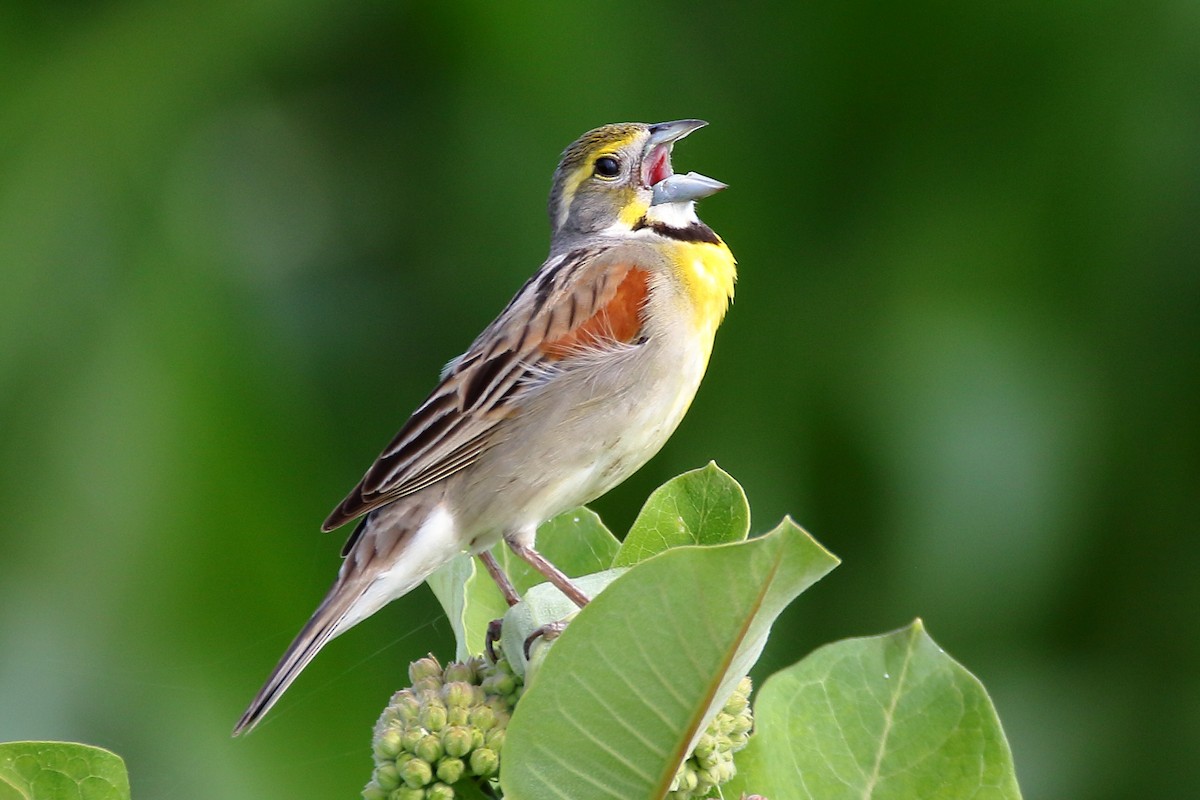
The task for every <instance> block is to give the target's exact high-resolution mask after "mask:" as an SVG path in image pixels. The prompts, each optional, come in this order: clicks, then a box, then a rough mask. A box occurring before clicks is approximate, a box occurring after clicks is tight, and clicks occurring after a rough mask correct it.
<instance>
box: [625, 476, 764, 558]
mask: <svg viewBox="0 0 1200 800" xmlns="http://www.w3.org/2000/svg"><path fill="white" fill-rule="evenodd" d="M748 533H750V504H749V503H748V502H746V493H745V492H744V491H743V490H742V487H741V485H740V484H738V482H737V481H735V480H734V479H733V478H731V477H730V476H729V473H727V472H725V471H724V470H723V469H721V468H720V467H718V466H717V465H716V464H715V463H713V462H711V461H710V462H709V463H708V465H707V466H705V467H703V468H701V469H697V470H692V471H691V472H685V473H684V474H682V475H680V476H678V477H676V478H672V479H671V480H669V481H667V482H666V483H665V484H663V485H662V486H660V487H659V488H657V489H655V490H654V492H653V493H652V494H651V495H650V497H649V499H647V500H646V504H645V505H644V506H642V511H641V513H640V514H638V517H637V519H636V520H634V523H633V527H631V528H630V529H629V534H628V535H627V536H626V537H625V541H624V542H623V543H622V544H621V551H620V552H619V553H617V557H616V560H615V561H614V562H613V565H614V566H617V567H631V566H633V565H634V564H636V563H638V562H639V561H642V560H644V559H646V558H649V557H650V556H652V555H654V554H655V553H660V552H662V551H663V550H666V549H667V548H670V547H679V546H680V545H685V544H721V543H722V542H737V541H741V540H742V539H745V538H746V535H747V534H748Z"/></svg>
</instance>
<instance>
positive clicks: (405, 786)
mask: <svg viewBox="0 0 1200 800" xmlns="http://www.w3.org/2000/svg"><path fill="white" fill-rule="evenodd" d="M408 677H409V679H410V680H411V681H412V686H411V687H409V688H407V689H401V690H400V691H398V692H396V694H394V695H393V696H392V700H391V702H390V703H389V704H388V707H387V708H386V709H384V711H383V715H382V716H381V717H380V718H379V722H378V723H376V725H375V738H374V742H373V754H374V758H375V772H374V774H373V775H372V776H371V782H370V783H368V784H367V786H366V788H365V789H363V798H364V800H454V798H455V797H456V796H457V795H456V793H455V791H454V788H453V786H454V784H455V783H457V782H458V781H460V780H462V779H464V778H481V779H488V778H494V777H496V775H497V773H499V771H500V748H501V747H502V746H503V744H504V734H505V729H506V728H507V727H508V720H509V717H510V715H511V714H512V709H513V706H515V705H516V702H517V698H518V697H520V694H521V691H522V689H523V687H522V684H521V679H520V678H519V677H517V676H516V675H514V674H513V671H512V668H511V667H510V666H509V664H508V661H506V660H505V659H504V658H501V659H500V660H499V661H497V662H496V663H495V664H493V663H490V662H488V661H486V660H485V659H483V658H479V657H476V658H471V659H468V660H467V661H464V662H452V663H450V664H447V665H446V667H445V669H443V668H442V665H441V664H439V663H438V660H437V659H436V658H434V657H433V656H432V655H431V656H427V657H426V658H422V659H420V660H419V661H414V662H413V663H412V664H411V665H410V666H409V668H408Z"/></svg>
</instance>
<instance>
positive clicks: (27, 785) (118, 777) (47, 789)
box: [0, 742, 129, 800]
mask: <svg viewBox="0 0 1200 800" xmlns="http://www.w3.org/2000/svg"><path fill="white" fill-rule="evenodd" d="M0 800H129V776H128V774H126V772H125V762H124V761H122V760H121V758H120V757H119V756H117V755H115V754H113V753H110V752H109V751H107V750H103V749H101V748H99V747H92V746H90V745H85V744H73V743H70V742H7V743H4V744H0Z"/></svg>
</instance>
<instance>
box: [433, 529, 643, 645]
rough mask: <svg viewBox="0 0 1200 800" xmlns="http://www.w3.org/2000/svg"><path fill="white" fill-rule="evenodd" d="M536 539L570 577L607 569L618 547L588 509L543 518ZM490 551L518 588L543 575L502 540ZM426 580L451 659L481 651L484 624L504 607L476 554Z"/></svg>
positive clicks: (500, 614)
mask: <svg viewBox="0 0 1200 800" xmlns="http://www.w3.org/2000/svg"><path fill="white" fill-rule="evenodd" d="M537 544H538V549H539V551H540V552H541V553H542V555H544V556H545V557H546V558H548V559H550V561H551V562H552V563H553V564H555V565H556V566H557V567H558V568H559V569H561V570H562V571H563V572H565V573H566V574H567V575H569V576H570V577H572V578H576V577H579V576H580V575H587V574H590V573H593V572H599V571H600V570H603V569H607V568H608V567H609V566H610V565H611V564H612V561H613V557H614V556H615V555H616V553H617V548H618V547H619V546H620V543H619V542H618V541H617V538H616V537H615V536H613V535H612V532H611V531H609V530H608V528H606V527H604V523H603V522H601V521H600V517H598V516H597V515H596V513H595V512H593V511H591V510H590V509H587V508H577V509H575V510H574V511H568V512H567V513H565V514H559V515H558V516H557V517H555V518H553V519H551V520H549V521H548V522H546V523H544V524H543V525H542V526H541V527H540V528H538V534H537ZM492 552H493V553H494V554H495V556H496V560H497V561H498V562H499V563H500V566H501V568H502V569H503V570H504V572H505V573H506V574H507V575H508V577H509V579H510V580H511V581H512V582H513V585H514V586H515V587H516V588H517V591H518V592H520V593H522V594H524V593H525V592H526V591H527V590H528V589H529V588H530V587H531V586H533V585H535V584H538V583H541V582H542V581H544V580H545V578H543V577H542V575H541V573H539V572H537V571H536V570H534V569H533V568H532V567H530V566H529V565H528V564H526V563H525V562H524V561H522V560H521V559H519V558H517V557H516V556H514V555H513V554H512V551H511V550H509V549H508V547H507V546H505V545H504V544H503V543H501V544H498V545H496V546H495V547H494V548H493V550H492ZM428 582H429V586H430V588H432V589H433V593H434V595H435V596H436V597H437V599H438V601H439V602H440V603H441V604H442V608H443V609H444V610H445V612H446V616H447V617H448V618H449V620H450V625H451V627H452V628H453V629H454V639H455V641H456V642H457V647H456V650H455V658H456V659H458V660H460V661H461V660H463V659H465V658H467V657H468V656H472V655H478V654H479V653H482V652H483V643H484V637H485V634H486V632H487V626H488V623H489V622H491V621H492V620H494V619H500V618H501V617H503V616H504V614H505V612H506V611H508V604H507V603H505V602H504V597H503V596H502V595H501V594H500V590H499V589H498V588H497V587H496V584H495V582H494V581H493V580H492V579H491V577H490V576H489V575H488V574H487V570H485V569H484V568H483V565H482V564H481V563H480V562H479V560H478V559H476V558H473V557H471V556H468V555H466V554H463V555H460V556H458V557H456V558H454V559H453V560H452V561H451V562H450V563H449V564H446V565H445V566H444V567H442V568H441V569H439V570H438V571H437V572H434V573H433V574H432V575H430V576H429V578H428Z"/></svg>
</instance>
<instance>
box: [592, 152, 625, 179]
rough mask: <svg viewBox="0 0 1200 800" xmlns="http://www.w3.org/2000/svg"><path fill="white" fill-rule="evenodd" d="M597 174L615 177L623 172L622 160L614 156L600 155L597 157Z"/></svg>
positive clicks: (603, 176)
mask: <svg viewBox="0 0 1200 800" xmlns="http://www.w3.org/2000/svg"><path fill="white" fill-rule="evenodd" d="M596 174H597V175H599V176H600V177H601V178H615V177H617V175H619V174H621V162H620V161H617V160H616V159H615V158H613V157H612V156H600V158H597V159H596Z"/></svg>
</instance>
